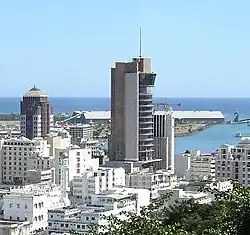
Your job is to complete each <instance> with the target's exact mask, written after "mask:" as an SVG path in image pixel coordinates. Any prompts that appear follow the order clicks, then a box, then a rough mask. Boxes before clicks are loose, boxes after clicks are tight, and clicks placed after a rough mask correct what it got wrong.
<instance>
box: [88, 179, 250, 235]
mask: <svg viewBox="0 0 250 235" xmlns="http://www.w3.org/2000/svg"><path fill="white" fill-rule="evenodd" d="M233 185H234V190H233V191H230V192H218V191H213V192H212V193H213V194H214V196H215V201H214V202H213V203H212V204H203V205H200V204H198V203H196V202H195V201H194V200H188V201H183V202H176V203H175V204H174V205H172V206H169V207H167V206H166V201H167V197H163V198H161V199H158V200H156V201H154V202H153V203H152V204H151V205H150V206H149V207H147V208H143V210H142V211H141V214H140V215H135V214H132V213H125V215H126V217H127V219H126V220H121V219H119V218H117V217H114V216H110V217H108V218H107V219H108V221H109V223H108V225H107V226H105V227H99V228H97V227H96V226H93V228H92V234H93V235H97V234H99V235H140V234H141V235H152V234H153V235H186V234H188V235H249V234H250V188H245V187H243V186H241V185H240V184H239V183H237V182H233ZM99 229H101V230H102V231H105V232H100V230H99ZM103 229H105V230H103ZM98 230H99V231H98Z"/></svg>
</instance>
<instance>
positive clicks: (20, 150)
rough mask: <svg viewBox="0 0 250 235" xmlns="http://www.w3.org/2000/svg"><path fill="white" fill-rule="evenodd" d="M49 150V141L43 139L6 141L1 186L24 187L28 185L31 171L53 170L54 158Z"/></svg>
mask: <svg viewBox="0 0 250 235" xmlns="http://www.w3.org/2000/svg"><path fill="white" fill-rule="evenodd" d="M49 148H50V146H49V145H48V143H47V141H46V140H44V139H42V138H34V139H33V140H29V139H27V138H25V137H20V138H12V139H7V140H4V142H3V143H2V150H1V172H2V174H1V184H9V185H24V184H26V183H28V181H27V172H28V171H29V170H36V171H37V172H40V171H43V170H49V169H51V168H52V167H53V157H50V156H49ZM51 178H52V176H51Z"/></svg>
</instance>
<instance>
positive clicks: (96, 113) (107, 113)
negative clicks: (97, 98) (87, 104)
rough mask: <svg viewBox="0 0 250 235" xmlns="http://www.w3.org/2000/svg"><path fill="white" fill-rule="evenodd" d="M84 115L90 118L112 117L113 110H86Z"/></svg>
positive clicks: (102, 118) (103, 118)
mask: <svg viewBox="0 0 250 235" xmlns="http://www.w3.org/2000/svg"><path fill="white" fill-rule="evenodd" d="M84 116H85V118H86V119H88V120H91V119H93V120H105V119H107V120H108V119H111V111H84Z"/></svg>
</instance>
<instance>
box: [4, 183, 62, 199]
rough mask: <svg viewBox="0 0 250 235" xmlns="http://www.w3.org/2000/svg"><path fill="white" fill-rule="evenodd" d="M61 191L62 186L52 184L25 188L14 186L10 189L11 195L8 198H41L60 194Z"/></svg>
mask: <svg viewBox="0 0 250 235" xmlns="http://www.w3.org/2000/svg"><path fill="white" fill-rule="evenodd" d="M60 190H61V188H60V186H57V185H55V184H52V183H46V184H30V185H25V186H13V187H12V188H10V194H9V195H8V196H10V197H11V196H15V195H16V196H19V195H23V196H24V195H26V196H40V195H44V194H47V193H52V192H59V191H60Z"/></svg>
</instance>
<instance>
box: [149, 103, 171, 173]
mask: <svg viewBox="0 0 250 235" xmlns="http://www.w3.org/2000/svg"><path fill="white" fill-rule="evenodd" d="M154 148H155V149H154V150H155V158H156V159H162V161H161V162H159V163H158V166H159V168H160V169H168V170H172V171H174V116H173V110H172V108H171V107H167V110H165V111H156V112H155V113H154Z"/></svg>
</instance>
